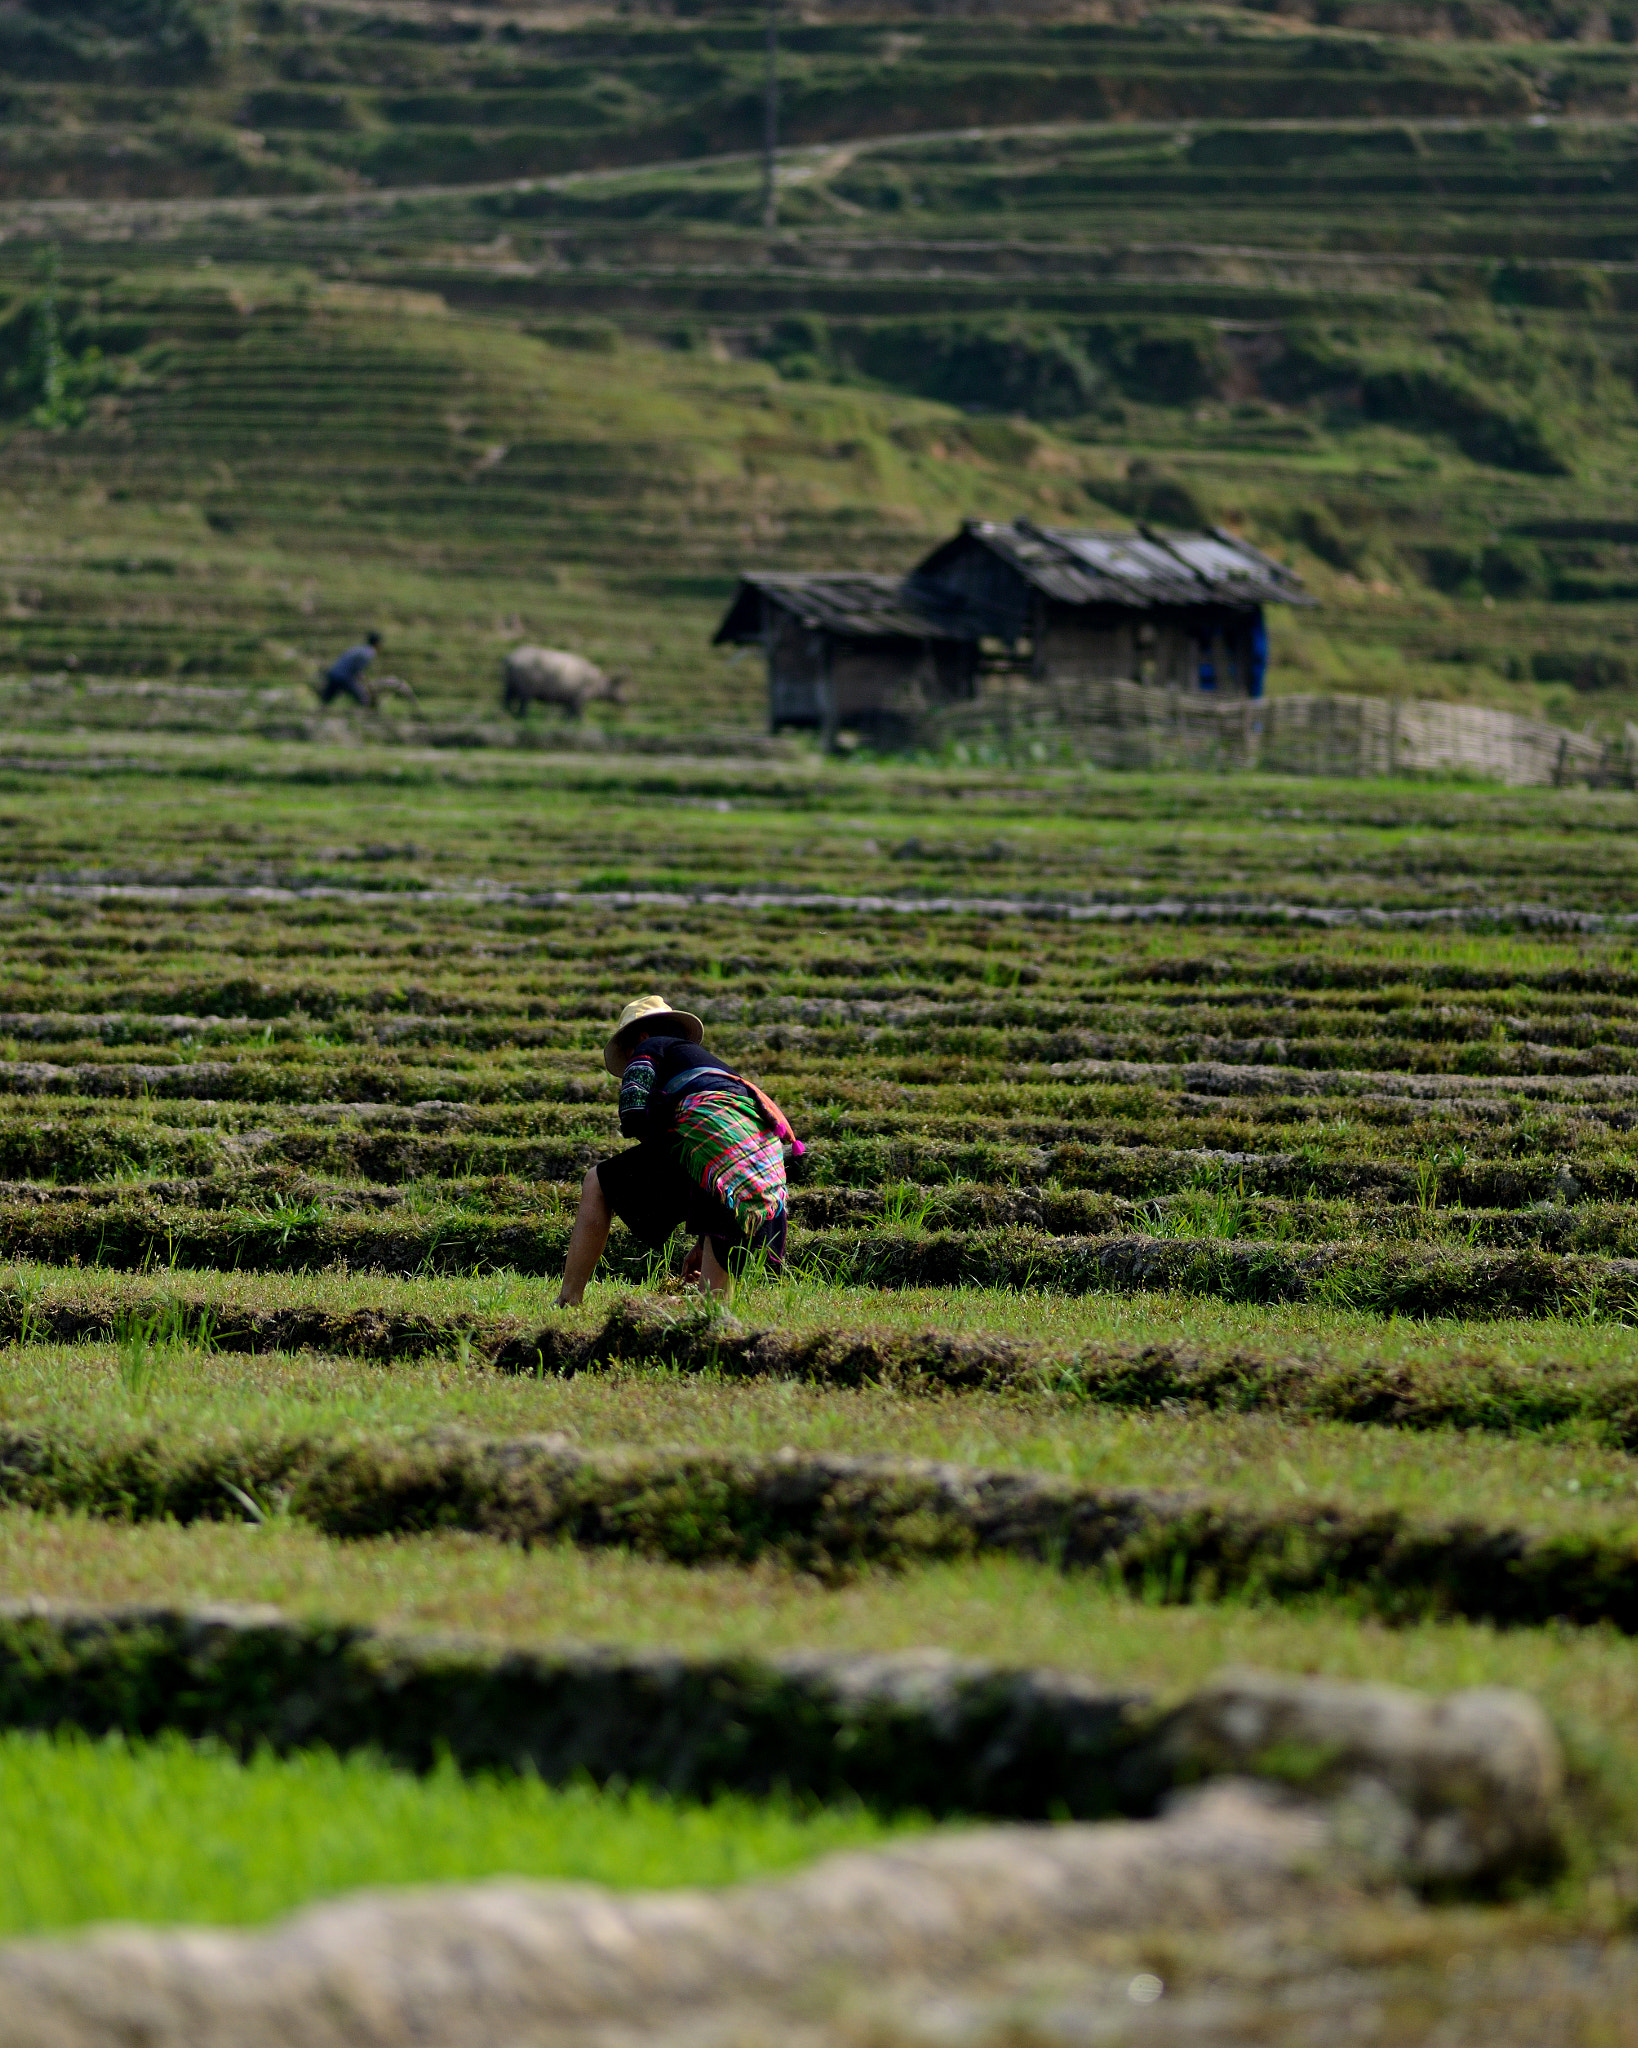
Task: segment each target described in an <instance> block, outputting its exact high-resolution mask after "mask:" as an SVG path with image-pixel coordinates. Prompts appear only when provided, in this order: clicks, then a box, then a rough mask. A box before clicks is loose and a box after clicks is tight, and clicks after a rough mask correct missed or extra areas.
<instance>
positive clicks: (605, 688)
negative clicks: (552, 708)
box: [501, 647, 630, 718]
mask: <svg viewBox="0 0 1638 2048" xmlns="http://www.w3.org/2000/svg"><path fill="white" fill-rule="evenodd" d="M502 673H503V675H504V677H505V686H504V688H503V690H502V692H501V701H502V702H503V703H504V704H505V706H506V708H507V710H508V711H515V712H517V713H518V715H519V716H520V717H521V716H522V714H523V713H524V712H525V711H527V710H528V708H529V706H530V705H531V704H558V705H561V706H562V708H563V709H564V710H565V711H566V712H568V714H569V716H570V717H571V718H578V717H579V716H580V715H581V713H582V712H583V711H584V710H585V708H586V706H587V705H588V704H595V703H597V702H599V701H600V700H601V699H604V698H606V699H607V700H608V702H609V703H611V704H624V703H625V701H626V684H627V682H628V681H629V680H630V678H629V677H628V675H627V674H626V671H625V670H624V669H616V670H615V671H614V673H613V674H612V675H605V674H604V673H603V671H602V670H601V669H600V668H599V667H598V666H597V664H596V662H595V661H588V660H587V659H586V657H585V656H584V655H583V654H565V653H564V652H563V650H562V649H561V648H559V647H514V648H513V649H512V652H511V653H510V654H509V655H508V656H507V657H506V661H505V663H504V665H503V669H502Z"/></svg>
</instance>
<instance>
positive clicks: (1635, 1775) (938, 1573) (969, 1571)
mask: <svg viewBox="0 0 1638 2048" xmlns="http://www.w3.org/2000/svg"><path fill="white" fill-rule="evenodd" d="M0 1574H3V1576H4V1581H5V1583H6V1584H7V1585H10V1586H18V1587H23V1586H26V1587H28V1588H29V1589H30V1590H31V1591H35V1592H38V1593H39V1594H40V1595H42V1596H43V1597H46V1598H53V1599H63V1600H96V1601H114V1602H117V1601H121V1600H152V1599H153V1598H155V1597H156V1596H157V1597H160V1598H162V1599H163V1600H164V1601H165V1602H167V1603H169V1602H176V1603H186V1602H190V1601H194V1602H197V1601H210V1600H250V1601H268V1602H272V1603H274V1604H276V1605H279V1606H282V1607H284V1608H287V1609H289V1610H290V1611H292V1612H295V1613H300V1614H305V1615H311V1616H314V1617H324V1616H335V1615H341V1614H344V1615H347V1616H349V1617H353V1618H356V1619H359V1620H369V1621H375V1622H380V1623H382V1624H385V1625H391V1626H394V1627H412V1628H431V1629H454V1630H466V1631H480V1632H482V1633H484V1634H486V1635H491V1636H494V1637H496V1638H500V1639H510V1640H514V1641H519V1642H539V1641H551V1640H561V1639H565V1638H567V1639H573V1640H576V1641H602V1642H615V1643H628V1644H650V1645H655V1646H666V1645H677V1644H679V1643H680V1644H686V1646H687V1647H688V1648H690V1649H692V1650H699V1651H702V1652H704V1651H708V1650H742V1651H752V1652H756V1653H759V1654H760V1653H765V1652H769V1651H775V1650H784V1649H790V1650H803V1649H838V1650H850V1651H859V1650H882V1651H888V1650H904V1649H915V1648H922V1647H926V1646H927V1645H929V1644H936V1645H938V1646H939V1647H940V1648H943V1649H947V1650H950V1651H952V1652H955V1653H957V1654H960V1655H967V1656H973V1657H979V1658H984V1659H987V1660H991V1661H994V1662H998V1663H1001V1664H1007V1665H1023V1664H1047V1665H1053V1666H1056V1667H1058V1668H1060V1669H1064V1670H1071V1671H1082V1672H1086V1673H1088V1674H1089V1675H1092V1676H1095V1677H1097V1678H1098V1679H1100V1680H1103V1681H1105V1682H1109V1683H1114V1684H1121V1683H1130V1684H1135V1685H1142V1686H1145V1687H1147V1688H1149V1689H1151V1690H1153V1691H1154V1692H1155V1693H1156V1694H1157V1695H1160V1696H1163V1697H1166V1698H1178V1697H1181V1696H1182V1695H1183V1694H1184V1693H1185V1692H1187V1691H1189V1690H1191V1689H1192V1688H1194V1687H1196V1686H1198V1685H1199V1684H1201V1683H1202V1682H1203V1681H1204V1680H1205V1679H1206V1678H1208V1677H1209V1676H1210V1675H1211V1674H1212V1673H1213V1672H1215V1671H1218V1670H1221V1669H1222V1668H1223V1667H1224V1666H1226V1665H1251V1666H1256V1667H1261V1668H1263V1669H1271V1670H1277V1671H1291V1672H1308V1673H1313V1674H1317V1675H1323V1676H1326V1677H1331V1678H1338V1679H1346V1680H1350V1681H1356V1682H1366V1683H1384V1682H1391V1683H1395V1684H1403V1685H1409V1686H1413V1687H1417V1688H1420V1689H1422V1690H1424V1691H1428V1692H1446V1691H1451V1690H1455V1689H1458V1688H1461V1687H1464V1686H1478V1685H1512V1686H1518V1687H1521V1688H1522V1689H1523V1690H1525V1691H1527V1692H1530V1693H1532V1694H1534V1695H1535V1696H1536V1697H1538V1698H1539V1699H1540V1700H1541V1701H1542V1702H1543V1704H1544V1705H1545V1706H1546V1708H1547V1710H1548V1711H1549V1713H1550V1714H1551V1715H1552V1717H1553V1719H1554V1721H1555V1723H1556V1724H1557V1725H1558V1727H1559V1728H1560V1729H1561V1730H1562V1731H1563V1732H1564V1734H1565V1735H1566V1737H1567V1738H1568V1740H1569V1741H1570V1742H1571V1744H1572V1745H1573V1750H1574V1754H1575V1757H1576V1759H1577V1762H1578V1766H1579V1767H1580V1768H1581V1769H1583V1770H1584V1771H1586V1772H1587V1773H1589V1774H1590V1781H1589V1782H1590V1784H1591V1786H1592V1787H1594V1788H1596V1792H1597V1797H1599V1798H1607V1799H1608V1800H1609V1801H1610V1802H1612V1805H1613V1807H1614V1812H1615V1818H1614V1822H1613V1832H1612V1833H1611V1834H1610V1835H1608V1836H1606V1837H1605V1838H1604V1839H1605V1841H1606V1843H1607V1844H1609V1845H1611V1846H1613V1845H1614V1844H1615V1843H1616V1842H1618V1841H1619V1839H1620V1837H1621V1835H1622V1833H1623V1831H1625V1833H1626V1835H1627V1836H1628V1837H1629V1838H1630V1831H1631V1828H1632V1827H1633V1826H1634V1825H1638V1736H1635V1734H1634V1731H1635V1730H1638V1645H1635V1644H1634V1642H1633V1641H1632V1640H1631V1639H1629V1638H1624V1637H1621V1636H1618V1635H1615V1634H1613V1633H1608V1632H1606V1631H1603V1630H1600V1629H1564V1630H1554V1629H1516V1630H1497V1629H1494V1628H1491V1627H1488V1626H1485V1625H1482V1624H1475V1623H1470V1622H1453V1621H1440V1622H1433V1621H1420V1622H1414V1623H1410V1624H1407V1625H1403V1626H1390V1625H1387V1624H1384V1623H1382V1622H1380V1621H1378V1620H1375V1619H1372V1618H1371V1617H1370V1616H1368V1615H1364V1614H1360V1613H1357V1612H1355V1611H1353V1610H1352V1609H1351V1608H1350V1607H1349V1606H1348V1604H1347V1603H1346V1601H1339V1600H1334V1599H1333V1600H1315V1601H1312V1602H1310V1603H1307V1604H1306V1605H1304V1606H1302V1607H1299V1608H1290V1607H1274V1606H1264V1605H1260V1604H1258V1603H1256V1602H1252V1601H1242V1600H1229V1601H1218V1602H1214V1603H1211V1604H1202V1605H1199V1606H1189V1607H1173V1606H1165V1605H1159V1604H1154V1603H1152V1602H1150V1601H1148V1600H1146V1599H1144V1598H1141V1597H1135V1596H1132V1595H1128V1594H1124V1593H1120V1592H1111V1591H1110V1590H1109V1588H1108V1587H1107V1586H1105V1585H1103V1584H1102V1583H1101V1582H1100V1581H1098V1580H1096V1579H1094V1578H1090V1577H1066V1576H1064V1575H1062V1574H1060V1573H1057V1572H1054V1571H1052V1570H1051V1569H1049V1568H1047V1567H1044V1566H1037V1565H1029V1564H1023V1563H1019V1562H1016V1561H1014V1560H1010V1559H997V1558H980V1559H977V1560H974V1561H971V1562H968V1563H952V1564H936V1565H926V1566H918V1567H915V1568H913V1569H911V1570H908V1571H904V1572H885V1571H883V1572H877V1571H870V1572H864V1573H861V1574H859V1575H858V1576H857V1577H855V1578H852V1579H850V1580H848V1581H846V1582H845V1583H841V1584H835V1585H825V1584H821V1583H819V1582H818V1581H816V1580H814V1579H813V1578H811V1577H809V1576H807V1575H805V1574H799V1573H790V1572H786V1571H782V1570H780V1569H777V1568H776V1567H773V1566H771V1565H763V1566H758V1567H755V1568H753V1569H749V1570H744V1569H734V1568H727V1567H718V1566H692V1567H687V1566H678V1565H670V1564H664V1563H657V1562H654V1561H651V1560H647V1559H643V1558H637V1557H632V1556H628V1555H623V1554H620V1553H611V1552H596V1553H589V1552H582V1551H575V1550H570V1549H560V1548H557V1547H555V1546H552V1547H546V1548H542V1549H537V1550H533V1551H521V1550H515V1549H509V1548H505V1547H500V1546H496V1545H494V1544H491V1543H486V1542H484V1541H482V1540H481V1539H477V1538H472V1537H465V1536H459V1535H444V1536H415V1537H404V1538H397V1539H391V1540H373V1539H372V1540H368V1541H363V1542H357V1543H340V1544H338V1543H333V1542H327V1541H325V1540H324V1539H323V1538H321V1537H319V1536H317V1535H315V1534H313V1533H311V1532H309V1531H305V1530H302V1529H301V1528H299V1527H297V1526H289V1525H287V1526H282V1527H273V1528H263V1529H252V1528H248V1527H245V1526H244V1525H230V1524H208V1525H206V1524H201V1525H196V1526H194V1527H192V1528H187V1529H178V1528H175V1527H170V1526H165V1525H160V1524H148V1525H145V1526H141V1527H136V1528H121V1527H117V1526H114V1525H110V1524H108V1523H104V1522H95V1521H87V1520H83V1519H81V1518H79V1517H75V1516H36V1515H31V1514H27V1513H23V1512H18V1511H7V1512H4V1513H0ZM1600 1853H1604V1852H1600Z"/></svg>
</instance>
